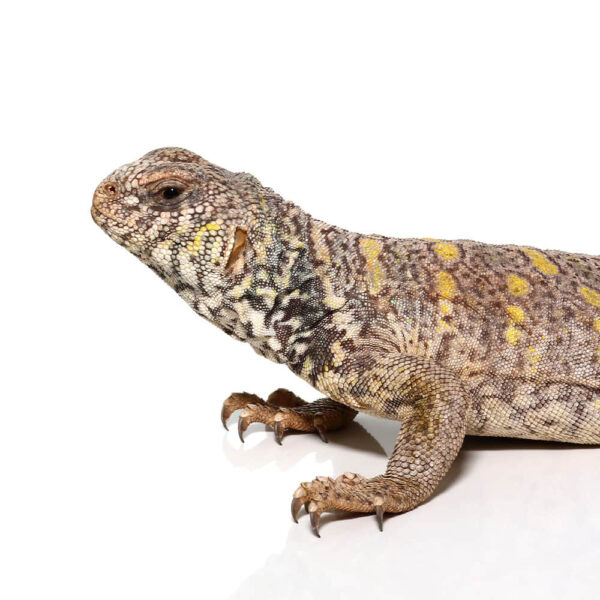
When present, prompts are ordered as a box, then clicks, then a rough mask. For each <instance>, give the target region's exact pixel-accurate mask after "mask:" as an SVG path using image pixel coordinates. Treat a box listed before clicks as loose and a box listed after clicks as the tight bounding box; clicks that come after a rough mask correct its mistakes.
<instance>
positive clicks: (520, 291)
mask: <svg viewBox="0 0 600 600" xmlns="http://www.w3.org/2000/svg"><path fill="white" fill-rule="evenodd" d="M506 284H507V285H508V291H509V292H510V293H511V294H512V295H513V296H517V297H519V296H524V295H525V294H527V292H529V284H528V283H527V281H525V279H523V278H522V277H519V276H518V275H514V274H512V273H511V274H510V275H507V276H506Z"/></svg>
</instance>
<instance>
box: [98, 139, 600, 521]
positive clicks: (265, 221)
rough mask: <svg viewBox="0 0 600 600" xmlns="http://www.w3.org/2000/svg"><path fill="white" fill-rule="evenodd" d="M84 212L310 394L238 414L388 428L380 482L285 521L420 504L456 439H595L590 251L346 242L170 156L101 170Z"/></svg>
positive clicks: (317, 499) (308, 501) (296, 504)
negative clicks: (389, 423)
mask: <svg viewBox="0 0 600 600" xmlns="http://www.w3.org/2000/svg"><path fill="white" fill-rule="evenodd" d="M92 216H93V218H94V220H95V221H96V223H97V224H98V225H100V227H102V229H104V230H105V231H106V232H107V233H108V234H109V235H110V237H111V238H113V239H114V240H115V241H117V242H118V243H119V244H121V245H123V246H124V247H125V248H127V249H128V250H129V251H130V252H132V253H133V254H135V255H136V256H138V257H139V258H140V259H141V260H142V261H143V262H144V263H146V264H147V265H148V266H149V267H150V268H151V269H152V270H153V271H155V272H156V273H157V274H158V275H159V276H160V277H161V278H163V279H164V280H165V281H166V282H167V283H168V284H169V285H170V286H172V287H173V288H174V289H175V291H176V292H177V293H178V294H179V295H180V296H181V297H182V298H183V299H184V300H185V301H186V302H187V303H188V304H189V305H190V306H191V307H192V308H193V309H194V310H195V311H196V312H197V313H198V314H200V315H201V316H203V317H205V318H206V319H208V320H209V321H211V322H212V323H214V324H215V325H217V326H218V327H220V328H221V329H222V330H224V331H225V332H226V333H228V334H229V335H231V336H233V337H235V338H237V339H239V340H243V341H246V342H248V343H250V344H251V345H252V347H253V348H254V350H256V352H258V353H259V354H261V355H263V356H265V357H267V358H269V359H271V360H274V361H276V362H280V363H285V364H287V365H288V366H289V367H290V368H291V369H292V370H293V371H294V372H295V373H297V374H298V375H299V376H300V377H302V378H303V379H304V380H306V381H308V382H309V383H310V384H311V385H312V386H314V387H315V388H316V389H318V390H319V391H320V392H321V393H322V394H323V395H324V396H325V398H323V399H322V400H321V401H319V402H321V404H317V405H315V407H313V409H307V408H306V403H304V402H303V401H302V400H300V399H298V398H296V397H294V398H296V400H294V401H293V402H292V404H289V402H288V403H287V404H285V403H284V404H283V405H281V406H280V405H279V404H278V403H277V402H275V403H273V402H270V401H268V402H267V403H264V402H263V401H262V400H261V399H259V398H258V397H256V396H253V395H251V394H245V396H244V395H242V396H244V398H245V400H244V402H243V403H242V404H243V407H244V413H243V418H244V419H246V421H248V419H250V422H252V421H256V420H261V419H262V420H263V421H264V420H265V419H269V420H268V421H265V422H268V423H269V424H274V423H275V424H278V425H277V427H278V432H277V439H278V441H281V435H282V431H283V429H286V428H287V429H297V430H301V431H315V430H317V429H318V432H319V434H320V435H322V437H324V431H325V429H326V428H327V424H328V423H329V424H330V425H331V428H335V427H339V426H343V425H344V424H346V423H348V422H349V421H351V420H352V418H353V416H354V414H355V411H364V412H368V413H371V414H374V415H377V416H380V417H384V418H388V419H395V420H398V421H401V422H402V426H401V431H400V435H399V437H398V442H397V444H396V447H395V449H394V452H393V454H392V457H391V458H390V462H389V464H388V468H387V470H386V473H385V474H384V475H381V476H379V477H375V478H371V479H365V478H363V477H361V476H359V475H354V474H345V475H343V476H341V477H339V478H338V479H335V480H334V479H329V478H317V479H316V480H315V481H314V482H312V483H305V484H302V485H301V486H300V487H299V488H298V490H297V491H296V493H295V494H294V500H293V502H292V512H293V515H294V518H296V516H297V514H298V511H299V509H300V507H301V506H302V505H304V506H306V508H307V510H308V512H309V513H310V515H311V522H312V524H313V528H314V529H315V531H316V532H317V533H318V524H319V515H320V514H321V513H322V512H323V511H324V510H329V509H336V508H342V509H345V510H354V511H362V512H376V514H377V516H378V519H379V521H380V522H381V520H382V514H383V512H384V511H391V512H403V511H406V510H410V509H412V508H414V507H415V506H417V505H418V504H420V503H422V502H423V501H424V500H426V499H427V498H428V497H429V496H430V495H431V493H432V492H433V490H434V489H435V487H436V486H437V484H438V483H439V481H440V479H441V478H442V477H443V476H444V474H445V473H446V472H447V470H448V468H449V467H450V465H451V463H452V461H453V460H454V458H455V457H456V455H457V453H458V451H459V449H460V447H461V444H462V441H463V438H464V435H465V434H471V435H488V436H510V437H519V438H530V439H541V440H556V441H563V442H572V443H579V444H598V443H600V258H598V257H595V256H587V255H582V254H570V253H566V252H559V251H541V250H538V249H535V248H530V247H520V246H496V245H488V244H482V243H477V242H472V241H466V240H459V241H444V240H433V239H394V238H386V237H383V236H379V235H361V234H357V233H352V232H349V231H345V230H343V229H341V228H338V227H334V226H332V225H328V224H326V223H323V222H321V221H318V220H316V219H313V218H311V217H310V216H309V215H308V214H307V213H305V212H304V211H302V210H301V209H300V208H298V207H297V206H295V205H294V204H292V203H290V202H286V201H285V200H283V199H282V198H281V197H280V196H278V195H277V194H276V193H275V192H273V190H271V189H270V188H267V187H264V186H262V185H261V183H260V182H259V181H258V180H257V179H256V178H255V177H253V176H251V175H248V174H246V173H233V172H230V171H227V170H226V169H223V168H220V167H218V166H216V165H213V164H211V163H209V162H208V161H206V160H204V159H203V158H201V157H200V156H198V155H196V154H194V153H192V152H189V151H187V150H183V149H179V148H163V149H159V150H155V151H153V152H150V153H149V154H146V155H145V156H143V157H142V158H141V159H139V160H137V161H135V162H133V163H131V164H129V165H126V166H124V167H121V168H120V169H117V170H116V171H115V172H114V173H112V174H111V175H110V176H109V177H107V178H106V179H105V180H104V181H103V182H102V183H101V184H100V186H99V187H98V188H97V190H96V193H95V195H94V201H93V206H92ZM282 392H283V395H281V393H282ZM277 393H278V394H279V396H278V397H280V398H288V399H289V398H291V396H293V394H292V395H291V396H287V395H286V394H291V393H290V392H285V391H282V390H279V391H278V392H277ZM242 396H240V397H242ZM253 398H254V399H255V400H253ZM236 402H237V401H236ZM286 402H287V400H286ZM242 404H239V402H238V403H237V404H236V407H237V408H240V407H242ZM231 406H232V405H231V400H230V407H231ZM319 406H324V407H327V410H320V409H319ZM224 410H225V408H224ZM232 410H233V409H232ZM230 413H231V411H229V412H227V416H229V414H230ZM325 413H326V418H325V419H323V415H324V414H325ZM260 415H264V416H260ZM315 418H317V421H316V422H317V423H318V427H316V426H315ZM224 423H225V418H224ZM246 426H247V425H246ZM241 434H242V433H241V432H240V435H241Z"/></svg>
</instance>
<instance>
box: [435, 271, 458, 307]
mask: <svg viewBox="0 0 600 600" xmlns="http://www.w3.org/2000/svg"><path fill="white" fill-rule="evenodd" d="M437 285H438V292H439V294H440V296H441V297H442V298H444V299H445V300H451V299H452V298H454V296H456V281H454V277H452V275H450V273H446V271H440V272H439V273H438V276H437Z"/></svg>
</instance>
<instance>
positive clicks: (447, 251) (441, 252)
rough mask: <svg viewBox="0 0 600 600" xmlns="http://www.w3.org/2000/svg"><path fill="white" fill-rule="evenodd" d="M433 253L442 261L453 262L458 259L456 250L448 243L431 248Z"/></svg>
mask: <svg viewBox="0 0 600 600" xmlns="http://www.w3.org/2000/svg"><path fill="white" fill-rule="evenodd" d="M433 251H434V252H435V253H436V254H437V255H438V256H440V257H441V258H443V259H444V260H454V259H455V258H457V257H458V248H457V247H456V246H455V245H454V244H449V243H448V242H438V243H437V244H435V246H434V247H433Z"/></svg>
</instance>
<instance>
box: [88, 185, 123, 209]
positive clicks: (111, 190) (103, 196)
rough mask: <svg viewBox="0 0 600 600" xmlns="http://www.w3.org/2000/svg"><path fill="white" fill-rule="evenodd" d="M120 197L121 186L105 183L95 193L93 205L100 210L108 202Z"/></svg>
mask: <svg viewBox="0 0 600 600" xmlns="http://www.w3.org/2000/svg"><path fill="white" fill-rule="evenodd" d="M118 195H119V186H118V184H117V183H116V182H114V181H105V182H103V183H101V184H100V185H99V186H98V187H97V188H96V191H95V192H94V199H93V200H92V204H93V205H94V206H95V207H96V208H98V207H100V206H102V203H103V202H106V201H107V200H114V199H115V198H116V197H117V196H118Z"/></svg>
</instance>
